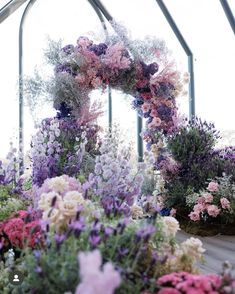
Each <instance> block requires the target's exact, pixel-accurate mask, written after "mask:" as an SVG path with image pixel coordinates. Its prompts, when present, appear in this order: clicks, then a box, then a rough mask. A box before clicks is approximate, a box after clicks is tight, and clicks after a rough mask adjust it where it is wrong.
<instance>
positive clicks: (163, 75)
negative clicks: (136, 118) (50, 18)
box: [25, 24, 188, 148]
mask: <svg viewBox="0 0 235 294" xmlns="http://www.w3.org/2000/svg"><path fill="white" fill-rule="evenodd" d="M113 25H114V24H113ZM122 29H123V28H121V26H119V25H117V24H115V30H116V31H120V34H118V37H116V36H115V37H114V36H110V37H109V38H108V39H106V41H105V42H101V43H98V44H96V43H94V42H93V41H92V40H91V39H89V38H88V37H79V38H78V40H77V43H76V45H73V44H69V45H66V46H64V47H62V45H61V43H60V42H59V43H55V42H51V43H50V48H49V50H48V51H47V52H46V58H47V61H48V62H49V63H50V64H52V65H53V67H54V76H53V77H52V78H50V80H49V82H45V81H43V79H42V78H40V76H39V75H38V74H37V75H36V77H35V79H29V80H26V81H25V84H26V85H27V86H26V92H27V93H28V96H29V102H30V105H31V106H32V108H33V107H35V106H34V104H35V103H36V104H37V101H38V100H42V96H46V98H48V96H49V100H50V101H53V105H54V107H55V109H56V110H58V111H59V112H61V111H62V112H63V113H64V114H63V115H62V117H64V116H68V115H71V116H72V117H75V118H76V119H80V118H82V117H83V114H84V113H87V112H90V113H91V112H92V111H90V110H89V109H90V98H89V94H90V93H91V91H93V90H96V89H101V90H102V91H104V90H105V89H106V88H107V87H108V86H109V87H111V88H113V89H116V90H120V91H122V92H123V93H124V94H128V95H131V96H133V98H134V99H133V101H132V105H133V108H134V109H136V111H137V112H138V114H139V115H140V116H142V117H144V118H145V119H146V126H147V129H146V131H145V132H144V133H143V138H144V140H145V141H146V142H147V146H148V148H150V146H151V145H152V144H154V143H156V136H155V134H156V133H159V136H162V135H170V134H172V133H174V131H176V130H177V129H178V124H179V120H178V117H177V105H176V98H177V97H178V96H180V95H181V94H182V95H183V94H184V84H185V83H187V82H188V75H184V76H181V74H180V73H179V72H178V71H177V69H176V66H175V63H174V62H169V60H168V59H169V58H168V50H167V49H166V47H165V45H164V43H163V42H162V41H160V40H157V39H156V40H154V39H150V38H146V40H144V41H139V40H131V39H130V38H129V37H128V36H127V34H126V32H124V31H123V30H122ZM145 61H147V63H146V62H145Z"/></svg>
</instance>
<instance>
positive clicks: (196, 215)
mask: <svg viewBox="0 0 235 294" xmlns="http://www.w3.org/2000/svg"><path fill="white" fill-rule="evenodd" d="M188 216H189V217H190V219H191V220H192V221H194V222H196V221H199V220H200V214H199V212H197V211H191V212H190V214H189V215H188Z"/></svg>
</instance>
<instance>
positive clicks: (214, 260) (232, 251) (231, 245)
mask: <svg viewBox="0 0 235 294" xmlns="http://www.w3.org/2000/svg"><path fill="white" fill-rule="evenodd" d="M189 237H196V238H199V239H200V240H201V241H202V243H203V247H204V248H205V249H206V251H205V253H204V256H205V260H206V263H205V264H202V265H200V269H201V272H202V273H219V272H221V265H222V263H223V262H224V261H229V262H230V263H231V264H232V265H233V267H234V269H233V273H234V274H235V236H222V235H218V236H213V237H199V236H192V235H189V234H187V233H185V232H183V231H180V232H179V233H178V234H177V236H176V238H177V240H178V241H181V242H182V241H184V240H185V239H187V238H189Z"/></svg>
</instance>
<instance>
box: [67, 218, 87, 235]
mask: <svg viewBox="0 0 235 294" xmlns="http://www.w3.org/2000/svg"><path fill="white" fill-rule="evenodd" d="M69 228H70V229H71V230H72V231H73V233H74V235H75V236H76V237H77V238H78V237H79V236H80V234H81V232H83V231H84V230H85V228H86V225H85V219H84V217H80V219H79V220H76V221H73V222H72V223H71V224H70V225H69Z"/></svg>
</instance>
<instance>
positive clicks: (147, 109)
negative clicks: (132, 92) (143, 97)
mask: <svg viewBox="0 0 235 294" xmlns="http://www.w3.org/2000/svg"><path fill="white" fill-rule="evenodd" d="M141 109H142V110H143V112H148V111H149V110H150V105H149V104H148V103H144V104H143V105H142V106H141Z"/></svg>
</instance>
